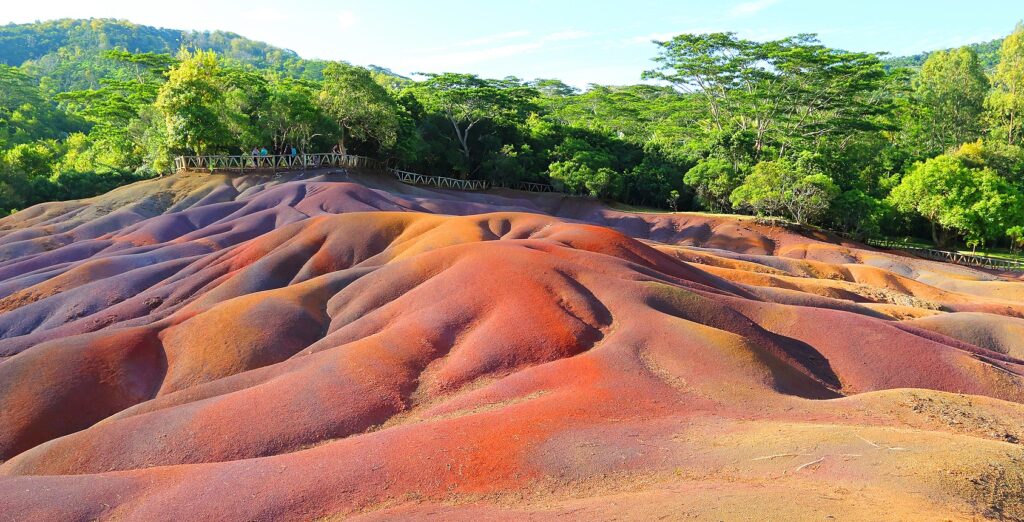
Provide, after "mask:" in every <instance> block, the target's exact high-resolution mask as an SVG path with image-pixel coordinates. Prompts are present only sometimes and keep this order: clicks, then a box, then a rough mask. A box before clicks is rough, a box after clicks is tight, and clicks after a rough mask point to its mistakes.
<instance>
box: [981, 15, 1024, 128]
mask: <svg viewBox="0 0 1024 522" xmlns="http://www.w3.org/2000/svg"><path fill="white" fill-rule="evenodd" d="M992 87H993V89H992V93H991V94H990V95H989V97H988V100H987V101H986V105H987V107H988V108H989V111H990V113H991V114H992V117H993V119H994V124H995V129H993V130H995V131H996V132H997V133H999V134H1001V135H1003V137H1004V138H1005V139H1006V143H1007V144H1008V145H1019V144H1020V143H1021V135H1022V134H1024V24H1021V23H1018V24H1017V27H1016V29H1014V31H1013V33H1012V34H1011V35H1010V36H1007V37H1006V39H1005V40H1003V45H1002V47H1000V49H999V65H997V66H996V71H995V74H994V75H993V77H992Z"/></svg>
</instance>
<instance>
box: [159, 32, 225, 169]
mask: <svg viewBox="0 0 1024 522" xmlns="http://www.w3.org/2000/svg"><path fill="white" fill-rule="evenodd" d="M221 79H222V69H221V66H220V62H219V61H218V59H217V55H216V54H215V53H212V52H206V51H197V52H196V53H189V52H184V53H183V54H182V55H181V63H179V64H178V65H177V66H176V67H175V68H174V69H172V70H171V71H170V74H169V75H168V80H167V83H165V84H164V85H163V86H162V87H161V88H160V94H159V96H158V97H157V100H156V104H157V107H159V108H160V110H161V111H162V112H163V114H164V121H165V124H166V126H167V140H168V144H169V145H170V148H171V149H172V150H178V151H193V152H195V153H196V154H207V153H210V152H214V151H218V150H223V149H226V148H229V147H230V144H231V141H232V140H231V131H230V128H229V121H228V118H227V117H226V113H227V110H228V108H227V104H226V101H225V93H224V89H223V87H222V83H221V81H220V80H221Z"/></svg>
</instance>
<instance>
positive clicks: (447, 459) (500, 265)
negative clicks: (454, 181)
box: [0, 174, 1024, 520]
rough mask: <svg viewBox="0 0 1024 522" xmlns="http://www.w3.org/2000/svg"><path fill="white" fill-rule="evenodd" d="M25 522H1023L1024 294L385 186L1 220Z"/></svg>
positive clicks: (502, 196)
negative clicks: (426, 521) (412, 521)
mask: <svg viewBox="0 0 1024 522" xmlns="http://www.w3.org/2000/svg"><path fill="white" fill-rule="evenodd" d="M0 260H2V261H0V311H2V314H0V519H4V520H6V519H11V520H91V519H96V518H101V519H102V518H109V519H118V520H124V519H133V520H185V519H188V520H197V519H198V520H236V519H237V520H310V519H327V520H332V519H340V518H345V517H355V518H357V519H360V520H362V519H366V520H388V519H393V518H398V517H406V518H427V517H437V518H444V519H450V520H481V519H507V520H522V519H548V518H556V517H565V516H569V517H573V518H588V517H589V518H599V519H604V518H613V517H617V518H620V519H640V520H648V519H655V518H659V517H660V518H668V519H680V518H699V519H739V520H744V519H749V520H763V519H765V518H774V519H789V520H796V519H822V518H825V517H836V518H840V519H885V520H893V519H899V520H914V519H921V520H940V519H941V520H946V519H967V520H970V519H978V518H994V519H999V518H1002V519H1011V520H1020V519H1024V507H1022V506H1024V450H1022V446H1021V442H1022V441H1024V405H1022V403H1024V360H1022V359H1024V341H1022V339H1024V284H1022V282H1020V281H1018V280H1016V279H1015V278H1014V277H1012V276H1010V275H1000V274H994V273H985V272H980V271H977V270H972V269H967V268H963V267H957V266H952V265H946V264H941V263H934V262H926V261H921V260H915V259H911V258H908V257H905V256H900V255H896V254H893V253H884V252H878V251H875V250H872V249H868V248H865V247H861V246H859V245H856V244H852V243H842V242H839V241H838V240H836V239H835V238H830V237H826V236H821V237H804V236H801V235H799V234H797V233H795V232H792V231H788V230H785V229H780V228H775V229H773V228H768V227H764V226H761V225H758V224H756V223H755V222H754V221H752V220H749V219H737V218H734V217H724V216H722V217H718V216H706V215H695V214H674V215H669V214H664V215H642V214H627V213H622V212H616V211H612V210H609V209H607V208H604V207H601V206H600V205H598V204H596V203H594V202H591V201H588V200H582V199H574V198H563V197H560V196H557V195H535V194H524V193H518V192H510V191H506V192H501V191H496V192H489V193H480V194H474V193H455V192H444V191H435V190H428V189H423V188H416V187H409V186H405V185H400V184H397V183H393V182H389V181H386V180H381V179H378V178H374V177H371V176H363V175H359V174H350V175H346V174H319V175H314V174H311V175H308V176H296V177H294V178H293V177H274V178H270V177H254V176H248V177H235V178H227V177H223V176H206V175H198V174H195V175H179V176H172V177H168V178H163V179H159V180H153V181H148V182H143V183H138V184H135V185H132V186H129V187H123V188H121V189H118V190H116V191H114V192H111V193H110V194H107V195H105V196H101V197H98V198H94V199H92V200H84V201H78V202H66V203H51V204H46V205H41V206H37V207H34V208H31V209H28V210H25V211H23V212H20V213H18V214H16V215H14V216H12V217H9V218H6V219H4V220H0Z"/></svg>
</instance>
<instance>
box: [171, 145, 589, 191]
mask: <svg viewBox="0 0 1024 522" xmlns="http://www.w3.org/2000/svg"><path fill="white" fill-rule="evenodd" d="M174 167H175V168H176V169H177V170H178V171H179V172H181V171H186V170H206V171H210V172H217V171H232V172H239V173H242V174H244V173H245V171H246V170H252V171H259V170H306V169H318V168H325V167H338V168H366V169H371V170H378V171H383V172H387V173H389V174H391V175H392V176H394V177H395V179H397V180H398V181H401V182H402V183H408V184H411V185H426V186H432V187H437V188H442V189H453V190H487V189H490V188H507V189H512V190H522V191H527V192H543V193H549V192H550V193H558V192H561V191H560V190H558V189H556V188H555V187H554V186H552V185H547V184H544V183H532V182H528V181H517V182H503V183H490V182H488V181H485V180H479V179H458V178H447V177H444V176H427V175H425V174H418V173H415V172H409V171H405V170H399V169H393V168H388V167H387V166H385V164H384V163H382V162H380V161H378V160H375V159H373V158H368V157H366V156H354V155H351V154H337V153H317V154H294V155H292V154H270V155H258V154H255V155H254V154H238V155H203V156H177V157H175V158H174ZM566 195H570V194H566Z"/></svg>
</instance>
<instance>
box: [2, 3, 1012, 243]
mask: <svg viewBox="0 0 1024 522" xmlns="http://www.w3.org/2000/svg"><path fill="white" fill-rule="evenodd" d="M657 48H658V51H657V54H656V56H652V59H653V61H652V64H651V69H650V70H649V71H647V72H646V73H644V75H643V76H644V79H645V80H649V82H648V83H642V84H637V85H629V86H602V85H591V86H590V87H589V88H588V89H586V90H582V91H581V90H579V89H576V88H573V87H571V86H569V85H566V84H564V83H562V82H560V81H559V80H556V79H537V80H531V81H524V80H521V79H519V78H514V77H507V78H501V79H488V78H480V77H477V76H475V75H469V74H456V73H437V74H434V73H425V74H423V75H420V77H421V78H422V79H420V80H419V81H414V80H411V79H408V78H403V77H400V76H397V75H394V74H392V73H390V71H388V70H386V69H382V68H379V67H371V68H362V67H356V66H352V65H349V64H346V63H340V62H325V61H311V60H304V59H302V58H300V57H299V56H297V55H296V54H295V53H293V52H291V51H287V50H283V49H278V48H275V47H272V46H269V45H266V44H263V43H259V42H253V41H250V40H247V39H244V38H242V37H240V36H238V35H234V34H231V33H220V32H213V33H205V32H204V33H197V32H185V31H175V30H168V29H157V28H152V27H145V26H138V25H134V24H130V23H128V22H123V21H115V20H85V21H83V20H60V21H55V22H45V23H37V24H27V25H8V26H4V27H0V63H6V64H7V65H0V209H4V211H11V210H14V209H19V208H25V207H27V206H30V205H33V204H36V203H39V202H42V201H48V200H54V199H69V198H80V197H87V196H91V195H94V194H98V193H101V192H104V191H106V190H109V189H111V188H113V187H115V186H118V185H121V184H124V183H128V182H131V181H134V180H139V179H144V178H148V177H152V176H158V175H161V174H164V173H167V172H168V171H169V170H170V166H171V158H172V157H173V155H176V154H209V153H234V154H238V153H249V152H250V151H252V150H254V149H255V150H259V149H267V150H269V151H270V152H271V153H273V152H275V151H291V149H293V148H294V149H295V150H297V151H300V152H325V151H328V150H332V149H341V150H344V151H347V152H351V153H357V154H363V155H368V156H374V157H378V158H380V159H382V160H386V161H388V162H390V164H392V165H396V166H399V167H402V168H404V169H407V170H412V171H417V172H421V173H424V174H435V175H447V176H452V175H455V176H458V177H462V178H475V179H487V180H491V181H496V182H503V181H536V182H542V183H552V184H554V185H556V186H558V187H560V188H562V189H564V190H567V191H570V192H574V193H581V194H588V195H591V196H595V197H600V198H605V199H608V200H613V201H618V202H623V203H627V204H632V205H642V206H648V207H660V208H664V209H673V210H677V209H678V210H706V211H712V212H738V213H749V214H757V215H761V216H774V217H781V218H784V219H788V220H791V221H794V222H797V223H801V224H811V225H819V226H823V227H828V228H831V229H834V230H837V231H841V232H845V233H849V234H852V235H855V236H858V237H867V236H878V235H887V236H907V235H913V236H918V237H922V238H929V239H931V240H932V241H934V242H935V243H936V244H938V245H941V246H948V245H953V244H955V243H965V244H966V245H967V246H968V247H972V248H973V247H978V246H997V245H1000V246H1011V247H1015V246H1019V243H1020V242H1021V241H1024V149H1022V147H1021V145H1022V144H1021V141H1022V135H1024V123H1022V114H1021V113H1022V112H1024V28H1022V27H1021V26H1018V27H1017V29H1016V30H1015V31H1014V32H1013V33H1012V34H1011V35H1010V36H1009V37H1007V38H1006V39H1004V40H1000V41H997V42H992V43H987V44H981V45H980V46H975V47H964V48H960V49H953V50H948V51H936V52H932V53H928V54H927V55H921V56H920V57H911V58H906V59H893V58H885V57H883V56H880V55H876V54H869V53H858V52H847V51H843V50H839V49H832V48H829V47H827V46H824V45H822V44H821V43H820V42H819V41H818V39H817V38H816V37H815V36H814V35H796V36H793V37H789V38H783V39H780V40H775V41H768V42H755V41H750V40H745V39H741V38H739V37H737V36H736V35H734V34H731V33H716V34H699V35H697V34H682V35H679V36H676V37H675V38H673V39H671V40H668V41H664V42H657ZM979 50H980V51H982V53H983V54H981V55H979Z"/></svg>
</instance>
